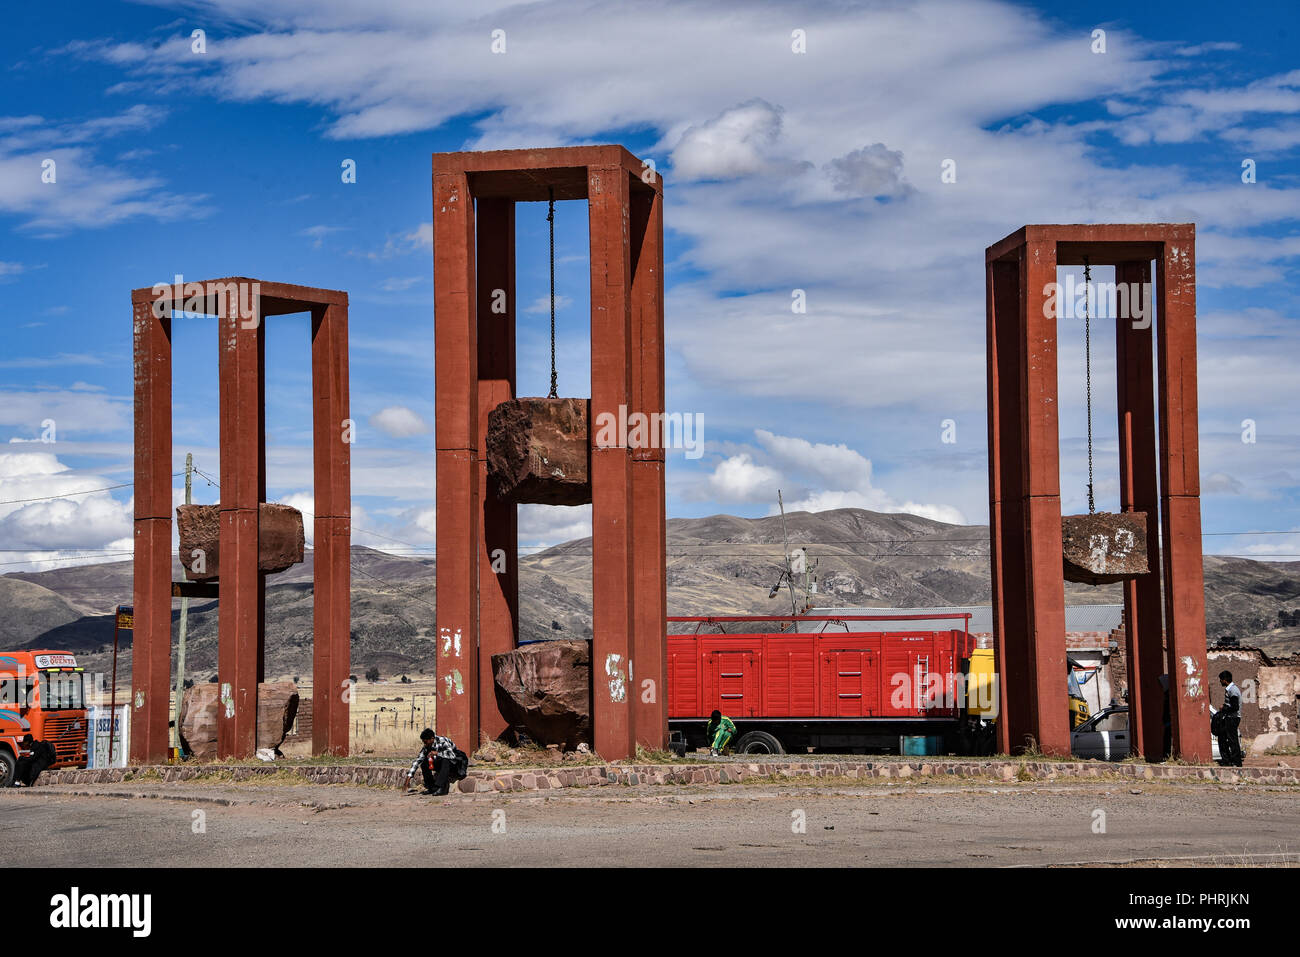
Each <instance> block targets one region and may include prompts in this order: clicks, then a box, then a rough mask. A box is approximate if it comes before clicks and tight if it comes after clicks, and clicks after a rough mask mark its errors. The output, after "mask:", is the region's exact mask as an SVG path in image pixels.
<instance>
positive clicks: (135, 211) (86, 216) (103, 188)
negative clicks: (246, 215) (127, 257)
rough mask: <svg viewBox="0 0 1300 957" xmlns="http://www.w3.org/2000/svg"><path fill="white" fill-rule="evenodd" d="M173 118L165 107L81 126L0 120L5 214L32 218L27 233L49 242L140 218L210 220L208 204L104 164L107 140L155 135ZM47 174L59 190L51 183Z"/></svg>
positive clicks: (137, 109)
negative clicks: (100, 150)
mask: <svg viewBox="0 0 1300 957" xmlns="http://www.w3.org/2000/svg"><path fill="white" fill-rule="evenodd" d="M166 115H167V114H166V111H165V110H163V109H161V108H159V107H155V106H148V105H144V104H137V105H136V106H132V107H130V108H128V109H126V110H124V111H123V112H121V113H118V114H115V115H111V116H101V117H93V118H91V119H87V120H82V121H79V122H68V123H57V122H50V121H46V120H44V119H43V118H41V117H33V116H26V117H17V118H15V117H8V118H0V212H4V213H11V214H15V215H18V216H21V217H24V218H25V219H26V223H25V228H28V229H31V230H35V231H38V232H40V233H43V234H46V235H54V234H58V233H62V232H66V231H67V230H68V229H70V228H73V227H80V228H102V227H104V226H109V225H112V224H114V223H118V222H121V221H123V220H125V219H131V218H134V217H148V218H152V219H157V220H160V221H174V220H177V219H181V218H187V219H194V218H201V217H203V216H206V215H207V213H208V212H209V210H208V208H207V206H206V205H205V200H206V197H204V196H201V195H180V194H176V193H172V192H169V191H167V190H166V189H165V188H164V187H163V181H162V180H161V179H159V178H157V177H153V176H137V175H133V174H131V173H130V172H127V171H125V170H122V169H120V168H119V167H118V166H117V165H114V164H111V163H101V162H99V161H98V160H97V159H96V156H95V149H96V148H97V147H99V146H100V145H101V144H103V143H104V142H105V141H106V140H109V139H111V138H113V137H116V136H121V135H123V134H126V133H142V132H145V131H148V130H151V129H153V128H154V127H156V126H157V125H158V124H159V123H161V122H162V121H163V119H165V118H166ZM6 119H7V121H8V122H7V123H6V121H5V120H6ZM50 163H52V164H53V165H52V166H50V165H49V164H50ZM47 169H48V170H50V171H51V172H52V173H53V177H54V178H53V181H52V182H46V181H45V179H44V178H43V177H44V175H45V173H46V171H47Z"/></svg>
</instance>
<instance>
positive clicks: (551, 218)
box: [546, 189, 559, 399]
mask: <svg viewBox="0 0 1300 957" xmlns="http://www.w3.org/2000/svg"><path fill="white" fill-rule="evenodd" d="M547 193H548V194H549V196H550V207H549V209H548V210H547V213H546V222H547V223H548V224H549V226H550V230H551V394H550V396H549V398H552V399H554V398H557V397H558V396H559V392H558V389H559V380H558V379H557V378H556V375H555V190H554V189H549V190H547Z"/></svg>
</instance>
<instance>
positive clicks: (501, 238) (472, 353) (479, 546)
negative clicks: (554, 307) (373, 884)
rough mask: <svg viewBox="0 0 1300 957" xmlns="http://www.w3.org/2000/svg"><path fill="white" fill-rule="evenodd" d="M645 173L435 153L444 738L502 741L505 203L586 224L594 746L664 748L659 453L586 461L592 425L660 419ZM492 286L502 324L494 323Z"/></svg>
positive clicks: (656, 271)
mask: <svg viewBox="0 0 1300 957" xmlns="http://www.w3.org/2000/svg"><path fill="white" fill-rule="evenodd" d="M646 169H647V167H646V164H643V163H642V162H641V161H640V160H638V159H637V158H636V157H634V156H633V155H632V154H631V153H629V152H628V151H627V150H625V149H623V148H622V147H619V146H592V147H567V148H560V149H547V150H505V151H500V152H490V153H442V154H435V155H434V157H433V197H434V207H433V229H434V278H435V285H434V313H435V315H434V324H435V350H436V355H437V360H436V361H437V368H436V373H437V385H436V391H437V450H438V452H437V455H438V480H437V499H438V511H437V516H438V517H437V523H438V560H437V586H438V587H437V596H438V599H437V627H438V635H439V651H438V679H439V710H438V728H439V730H440V731H441V732H442V733H443V734H447V735H449V736H450V737H452V738H453V739H454V740H460V741H468V742H471V743H472V744H473V745H477V743H478V741H479V738H480V735H481V734H485V735H488V736H492V737H495V736H496V735H498V734H500V732H501V731H503V730H505V723H504V720H503V719H502V718H501V716H500V714H499V712H498V711H497V708H496V699H495V694H494V691H493V685H492V677H491V660H490V655H491V654H492V653H494V652H499V651H505V650H508V649H509V648H510V647H513V645H514V642H515V640H516V636H517V634H518V584H517V578H516V577H515V575H516V574H517V570H516V568H515V562H516V550H517V522H516V519H515V509H514V506H505V505H503V504H502V503H498V502H495V501H493V500H492V499H491V496H489V495H488V492H487V485H486V471H485V464H484V461H483V460H484V457H485V452H486V449H485V446H484V441H485V438H486V434H487V428H486V426H487V414H488V412H490V411H491V409H492V408H494V407H495V406H496V405H497V404H499V403H500V402H501V401H503V400H504V399H507V398H510V397H512V396H513V395H514V387H515V378H514V369H515V346H514V328H515V317H516V314H517V312H516V305H515V302H514V228H513V215H514V205H515V203H517V202H541V201H545V200H546V199H547V198H548V196H550V195H551V194H552V193H553V195H554V197H555V199H557V200H573V199H576V200H582V199H586V200H587V201H588V210H589V227H590V242H591V290H592V292H591V315H592V321H591V330H592V332H591V336H592V351H591V355H592V362H591V367H592V373H591V395H592V418H591V421H592V423H593V427H592V428H591V429H590V430H589V436H590V440H591V442H592V445H593V449H592V461H591V470H592V526H593V527H592V543H593V544H592V548H593V572H592V579H593V599H592V606H593V607H592V611H593V639H592V662H593V669H594V673H593V674H594V677H593V731H594V736H595V744H596V750H597V751H598V752H599V753H600V754H602V755H603V756H604V757H607V758H611V759H612V758H620V757H627V756H629V755H631V754H632V753H634V750H635V747H636V744H637V743H638V742H640V743H642V744H646V745H648V746H651V747H662V746H663V743H664V742H665V740H666V736H667V712H666V701H665V698H664V683H663V679H664V666H665V660H666V657H665V651H664V648H665V643H664V630H663V624H664V614H665V611H666V605H667V600H666V598H667V587H666V577H665V571H664V542H665V540H666V533H665V519H664V477H663V450H662V448H657V449H653V450H633V449H629V448H627V447H626V446H625V445H620V444H615V445H614V446H612V447H597V442H596V440H597V430H596V429H595V427H594V423H595V417H596V416H597V415H598V414H599V413H601V412H607V413H609V414H611V415H614V416H615V417H617V416H618V414H619V409H620V406H622V407H623V408H624V409H625V410H626V413H627V414H631V413H633V412H638V411H643V412H646V413H653V412H660V413H662V412H663V409H664V399H663V361H664V360H663V218H662V217H663V212H662V187H661V183H660V181H659V178H658V177H657V176H655V175H653V173H647V172H646ZM497 289H501V290H504V291H505V295H506V304H507V308H506V311H505V312H504V313H503V312H499V311H498V312H494V311H493V310H492V309H491V302H490V297H491V296H492V294H493V293H494V291H495V290H497ZM496 549H502V550H503V551H504V552H505V560H506V562H507V568H508V572H507V574H505V575H500V574H497V572H496V571H494V570H493V567H492V565H493V552H494V551H495V550H496ZM498 564H499V563H498ZM607 672H608V673H607ZM634 702H636V704H635V705H634Z"/></svg>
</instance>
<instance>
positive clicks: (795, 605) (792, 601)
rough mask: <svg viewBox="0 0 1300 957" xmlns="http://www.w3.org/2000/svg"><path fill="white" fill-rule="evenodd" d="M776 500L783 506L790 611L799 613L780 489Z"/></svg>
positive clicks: (783, 533)
mask: <svg viewBox="0 0 1300 957" xmlns="http://www.w3.org/2000/svg"><path fill="white" fill-rule="evenodd" d="M776 502H777V505H779V506H780V508H781V538H782V539H784V540H785V545H784V549H785V551H784V554H783V557H784V558H785V581H786V584H787V585H789V586H790V611H791V613H792V614H795V615H798V614H799V604H798V602H796V601H795V597H794V572H793V570H792V569H791V568H790V534H789V532H787V531H786V528H785V501H784V500H783V499H782V498H781V490H780V489H777V490H776ZM792 627H793V626H792Z"/></svg>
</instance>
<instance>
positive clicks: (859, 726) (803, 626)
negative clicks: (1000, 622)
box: [668, 614, 997, 754]
mask: <svg viewBox="0 0 1300 957" xmlns="http://www.w3.org/2000/svg"><path fill="white" fill-rule="evenodd" d="M936 617H938V618H946V619H960V620H961V627H959V628H947V629H944V630H938V631H936V630H929V629H924V630H923V623H924V622H925V621H934V620H935V619H936ZM900 618H905V619H908V620H915V621H916V622H917V629H916V630H910V629H909V630H907V631H898V630H891V631H884V632H882V631H850V630H849V627H850V623H851V622H855V621H882V620H887V621H890V622H897V621H899V620H900ZM668 621H669V622H670V624H669V630H670V631H672V630H674V623H675V624H676V625H677V626H678V628H677V630H682V626H685V625H693V626H694V627H693V628H692V631H691V633H685V634H669V635H668V728H669V731H670V733H671V734H672V738H673V741H674V745H675V746H676V748H677V750H678V751H679V752H684V751H685V750H687V749H694V748H698V747H706V746H707V745H708V742H707V741H706V740H705V730H704V729H705V725H706V723H707V722H708V717H709V714H710V712H712V711H713V710H714V709H715V708H716V709H717V710H719V711H721V712H722V713H723V714H724V715H727V716H728V717H730V718H731V719H732V721H734V722H735V723H736V738H735V741H734V742H733V743H732V745H731V747H732V749H733V750H735V751H737V752H739V753H745V754H756V753H766V754H781V753H785V752H804V751H806V750H807V749H809V748H811V749H814V750H826V751H837V752H845V751H858V752H876V753H880V752H890V751H899V750H904V751H907V750H908V749H909V748H916V749H918V750H915V751H909V752H908V753H926V754H931V753H943V752H944V751H947V750H949V749H951V748H954V747H960V748H961V749H962V750H963V751H965V752H966V753H977V752H976V751H975V750H974V748H975V747H976V746H977V744H978V741H979V738H980V736H981V735H983V736H984V737H987V731H988V730H989V729H991V727H992V718H993V716H994V715H995V714H996V707H997V702H996V699H995V698H994V699H993V700H989V699H990V697H991V696H992V695H994V694H995V687H994V686H992V685H991V684H990V683H989V682H988V681H986V680H984V673H985V671H986V669H985V668H984V667H983V665H982V664H977V665H976V667H975V668H974V671H976V672H979V673H980V678H979V680H975V676H973V675H972V660H973V659H975V660H977V661H979V662H982V660H983V659H984V658H985V657H989V664H990V666H991V652H987V651H982V650H981V651H977V650H976V648H975V640H974V639H973V638H972V637H971V635H970V632H969V625H970V615H969V614H960V615H947V616H933V615H911V616H899V615H890V616H877V615H852V616H844V617H842V618H835V617H833V616H801V617H799V618H797V619H790V621H792V622H793V624H792V625H787V626H785V630H781V631H755V630H750V631H743V630H742V631H738V632H736V633H731V634H727V633H720V634H701V633H699V632H700V631H702V630H703V629H704V628H706V627H717V628H719V629H726V628H728V627H732V628H736V627H739V628H744V627H745V626H748V627H749V628H750V629H753V628H754V623H756V622H765V623H768V624H769V625H770V624H771V623H773V621H774V619H773V618H771V617H770V616H769V617H758V616H752V615H751V616H714V617H703V618H702V617H677V616H670V617H669V619H668ZM894 627H897V626H894ZM968 682H969V684H970V687H969V688H968V687H967V685H968Z"/></svg>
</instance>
